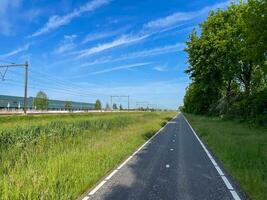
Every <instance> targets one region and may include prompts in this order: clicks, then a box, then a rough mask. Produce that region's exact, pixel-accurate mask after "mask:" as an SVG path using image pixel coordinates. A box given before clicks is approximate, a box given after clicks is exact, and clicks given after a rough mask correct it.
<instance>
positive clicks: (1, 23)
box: [0, 0, 21, 35]
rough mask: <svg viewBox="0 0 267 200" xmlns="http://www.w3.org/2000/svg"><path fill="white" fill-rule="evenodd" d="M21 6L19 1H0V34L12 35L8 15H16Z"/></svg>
mask: <svg viewBox="0 0 267 200" xmlns="http://www.w3.org/2000/svg"><path fill="white" fill-rule="evenodd" d="M20 5H21V0H1V1H0V33H1V34H3V35H10V34H12V33H13V31H12V29H13V24H12V22H11V21H10V17H9V16H10V14H11V13H12V14H13V13H16V9H18V8H19V7H20Z"/></svg>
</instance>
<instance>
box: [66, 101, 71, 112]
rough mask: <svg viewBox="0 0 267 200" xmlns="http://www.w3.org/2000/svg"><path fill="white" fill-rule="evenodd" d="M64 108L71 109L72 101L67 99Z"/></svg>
mask: <svg viewBox="0 0 267 200" xmlns="http://www.w3.org/2000/svg"><path fill="white" fill-rule="evenodd" d="M64 108H65V110H71V108H72V105H71V102H70V101H65V102H64Z"/></svg>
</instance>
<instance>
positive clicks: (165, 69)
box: [154, 64, 168, 72]
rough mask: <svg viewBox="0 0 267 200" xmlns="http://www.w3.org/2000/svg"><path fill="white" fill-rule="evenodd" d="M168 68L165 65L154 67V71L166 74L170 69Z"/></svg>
mask: <svg viewBox="0 0 267 200" xmlns="http://www.w3.org/2000/svg"><path fill="white" fill-rule="evenodd" d="M167 68H168V66H167V65H166V64H165V65H158V66H156V67H154V70H156V71H158V72H165V71H167V70H168V69H167Z"/></svg>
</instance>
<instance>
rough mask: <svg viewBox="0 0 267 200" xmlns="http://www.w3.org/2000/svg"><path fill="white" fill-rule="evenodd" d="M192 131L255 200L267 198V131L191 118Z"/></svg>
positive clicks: (231, 122) (230, 122)
mask: <svg viewBox="0 0 267 200" xmlns="http://www.w3.org/2000/svg"><path fill="white" fill-rule="evenodd" d="M186 117H187V118H188V120H189V121H190V123H191V124H192V126H193V128H194V129H195V130H196V132H197V133H198V134H199V135H200V137H201V138H202V139H203V140H204V142H205V143H207V145H208V146H209V147H210V148H211V150H212V151H213V152H214V153H215V155H216V156H218V158H219V159H220V160H221V161H222V162H223V164H224V166H225V167H226V169H227V170H228V171H229V172H230V174H231V175H232V176H233V177H234V178H236V180H237V181H238V182H239V183H240V185H241V186H242V187H243V188H244V189H245V191H246V192H247V193H248V194H249V196H250V197H251V198H252V199H255V200H266V199H267V193H266V191H267V129H266V128H264V127H251V126H249V125H247V124H246V123H240V122H237V121H229V120H221V119H219V118H215V117H203V116H198V115H189V114H187V115H186Z"/></svg>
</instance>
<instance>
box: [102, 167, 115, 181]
mask: <svg viewBox="0 0 267 200" xmlns="http://www.w3.org/2000/svg"><path fill="white" fill-rule="evenodd" d="M117 172H118V170H117V169H115V170H114V171H113V172H111V173H110V175H108V177H107V178H106V179H105V180H106V181H107V180H109V179H111V177H112V176H113V175H114V174H116V173H117Z"/></svg>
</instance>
